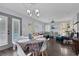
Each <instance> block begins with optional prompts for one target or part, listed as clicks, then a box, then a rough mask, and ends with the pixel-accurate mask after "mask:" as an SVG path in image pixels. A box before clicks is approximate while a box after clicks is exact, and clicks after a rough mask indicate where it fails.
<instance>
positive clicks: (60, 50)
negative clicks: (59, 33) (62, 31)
mask: <svg viewBox="0 0 79 59" xmlns="http://www.w3.org/2000/svg"><path fill="white" fill-rule="evenodd" d="M47 52H48V55H49V56H75V53H74V52H73V50H72V48H71V46H69V45H63V44H60V43H57V42H56V41H55V40H53V39H51V40H49V41H48V48H47Z"/></svg>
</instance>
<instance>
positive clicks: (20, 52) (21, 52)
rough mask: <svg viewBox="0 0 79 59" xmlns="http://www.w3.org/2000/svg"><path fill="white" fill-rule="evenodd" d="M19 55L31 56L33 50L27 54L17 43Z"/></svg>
mask: <svg viewBox="0 0 79 59" xmlns="http://www.w3.org/2000/svg"><path fill="white" fill-rule="evenodd" d="M16 52H17V55H18V56H31V55H32V52H29V53H28V54H27V55H26V54H25V52H24V51H23V49H22V47H21V46H20V45H19V44H18V43H17V51H16Z"/></svg>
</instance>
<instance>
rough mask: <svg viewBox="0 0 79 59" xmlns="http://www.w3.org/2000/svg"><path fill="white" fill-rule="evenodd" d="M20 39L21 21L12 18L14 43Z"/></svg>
mask: <svg viewBox="0 0 79 59" xmlns="http://www.w3.org/2000/svg"><path fill="white" fill-rule="evenodd" d="M19 37H20V20H19V19H16V18H12V41H18V39H19Z"/></svg>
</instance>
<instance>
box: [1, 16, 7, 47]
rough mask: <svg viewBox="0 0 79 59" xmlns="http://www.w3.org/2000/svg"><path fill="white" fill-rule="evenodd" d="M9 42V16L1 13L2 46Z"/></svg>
mask: <svg viewBox="0 0 79 59" xmlns="http://www.w3.org/2000/svg"><path fill="white" fill-rule="evenodd" d="M7 44H8V17H6V16H1V15H0V46H4V45H7Z"/></svg>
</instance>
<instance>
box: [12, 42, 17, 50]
mask: <svg viewBox="0 0 79 59" xmlns="http://www.w3.org/2000/svg"><path fill="white" fill-rule="evenodd" d="M12 44H13V50H14V51H15V50H16V45H17V43H16V42H14V41H12Z"/></svg>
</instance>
